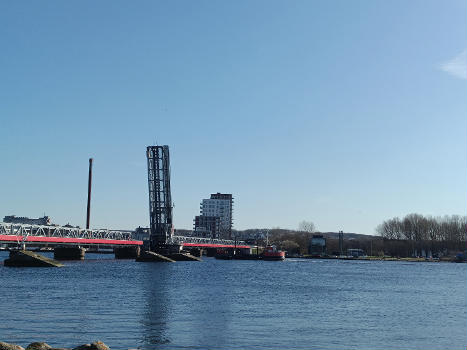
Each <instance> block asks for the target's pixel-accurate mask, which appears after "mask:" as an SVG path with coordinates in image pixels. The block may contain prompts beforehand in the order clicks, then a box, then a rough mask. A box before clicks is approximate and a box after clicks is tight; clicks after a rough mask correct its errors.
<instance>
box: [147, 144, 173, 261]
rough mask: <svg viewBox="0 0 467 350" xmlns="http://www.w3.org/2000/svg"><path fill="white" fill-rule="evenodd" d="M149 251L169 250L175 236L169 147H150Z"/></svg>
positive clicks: (148, 152)
mask: <svg viewBox="0 0 467 350" xmlns="http://www.w3.org/2000/svg"><path fill="white" fill-rule="evenodd" d="M147 159H148V184H149V218H150V230H151V232H150V236H149V247H148V248H149V250H151V251H154V252H155V251H161V250H165V249H167V248H169V247H168V246H169V245H170V243H171V241H172V236H173V222H172V197H171V193H170V159H169V146H148V147H147Z"/></svg>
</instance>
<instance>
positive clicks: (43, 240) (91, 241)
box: [0, 235, 143, 245]
mask: <svg viewBox="0 0 467 350" xmlns="http://www.w3.org/2000/svg"><path fill="white" fill-rule="evenodd" d="M0 241H4V242H17V241H20V242H22V241H23V236H16V235H0ZM25 242H30V243H68V244H70V243H71V244H104V245H143V241H127V240H118V239H94V238H69V237H43V236H28V237H27V238H26V240H25Z"/></svg>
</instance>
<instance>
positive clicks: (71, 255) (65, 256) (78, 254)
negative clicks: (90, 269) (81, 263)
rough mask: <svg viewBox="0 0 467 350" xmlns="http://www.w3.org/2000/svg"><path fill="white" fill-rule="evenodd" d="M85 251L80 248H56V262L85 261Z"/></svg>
mask: <svg viewBox="0 0 467 350" xmlns="http://www.w3.org/2000/svg"><path fill="white" fill-rule="evenodd" d="M84 254H85V249H84V248H80V247H55V248H54V259H55V260H84Z"/></svg>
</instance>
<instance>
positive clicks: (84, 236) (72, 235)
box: [0, 222, 250, 248]
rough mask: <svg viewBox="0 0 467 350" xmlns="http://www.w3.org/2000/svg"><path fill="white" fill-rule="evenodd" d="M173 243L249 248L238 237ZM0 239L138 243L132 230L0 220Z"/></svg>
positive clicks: (184, 239)
mask: <svg viewBox="0 0 467 350" xmlns="http://www.w3.org/2000/svg"><path fill="white" fill-rule="evenodd" d="M171 239H172V241H173V243H176V244H181V245H183V246H185V247H198V248H234V247H236V248H250V246H248V245H246V244H245V242H242V241H237V242H235V241H232V240H223V239H211V238H204V237H193V236H186V237H185V236H173V237H171ZM0 243H18V244H23V243H24V244H33V245H34V244H51V245H57V244H69V245H109V246H141V245H143V241H140V240H136V239H134V234H133V232H132V231H123V230H105V229H98V230H85V229H80V228H79V227H65V226H41V225H23V224H10V223H4V222H0Z"/></svg>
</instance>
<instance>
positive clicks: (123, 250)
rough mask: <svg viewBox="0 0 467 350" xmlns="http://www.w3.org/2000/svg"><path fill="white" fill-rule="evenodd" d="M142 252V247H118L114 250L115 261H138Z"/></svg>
mask: <svg viewBox="0 0 467 350" xmlns="http://www.w3.org/2000/svg"><path fill="white" fill-rule="evenodd" d="M140 252H141V248H140V247H134V246H132V247H118V248H114V254H115V259H136V258H137V257H138V256H139V255H140Z"/></svg>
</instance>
